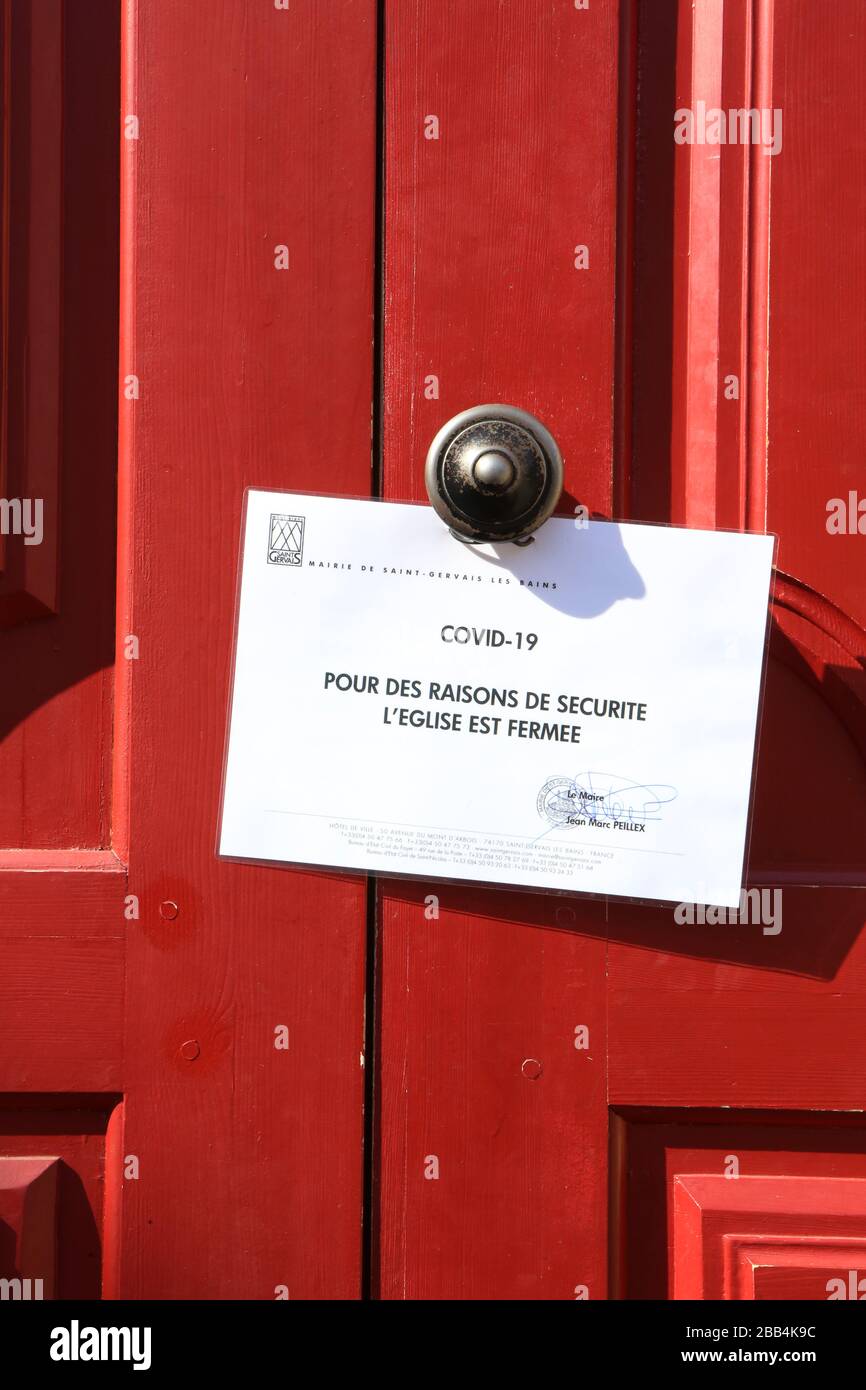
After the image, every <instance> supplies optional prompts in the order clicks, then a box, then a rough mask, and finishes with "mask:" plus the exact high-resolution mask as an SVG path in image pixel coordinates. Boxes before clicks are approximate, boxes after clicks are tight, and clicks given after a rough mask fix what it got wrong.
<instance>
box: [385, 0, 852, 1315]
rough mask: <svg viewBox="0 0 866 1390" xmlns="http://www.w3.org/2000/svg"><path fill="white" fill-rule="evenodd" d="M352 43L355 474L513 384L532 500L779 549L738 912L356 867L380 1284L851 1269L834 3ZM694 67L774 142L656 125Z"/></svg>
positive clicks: (780, 2) (637, 1281)
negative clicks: (381, 166) (364, 360)
mask: <svg viewBox="0 0 866 1390" xmlns="http://www.w3.org/2000/svg"><path fill="white" fill-rule="evenodd" d="M385 51H386V59H385V71H386V80H387V85H386V92H385V118H386V140H385V150H386V204H385V208H386V212H385V233H386V245H385V306H386V314H385V328H384V333H385V381H384V387H385V431H384V489H385V493H386V495H391V496H395V497H405V496H414V497H420V496H422V495H423V494H422V491H421V475H420V470H419V467H418V460H419V459H420V458H421V457H422V455H423V451H424V448H425V446H426V444H427V442H428V440H429V438H430V437H431V436H432V434H433V433H434V431H435V430H436V428H437V427H438V426H439V424H440V423H441V422H442V421H443V420H445V419H447V418H448V417H449V416H450V415H452V414H453V413H454V412H456V411H457V410H458V409H462V408H464V407H466V406H469V405H472V404H475V403H478V402H483V401H488V400H503V401H510V402H513V403H514V404H516V405H520V406H524V407H526V408H528V409H529V410H531V411H533V412H534V413H535V414H537V415H538V416H539V417H540V418H541V419H542V420H543V421H544V422H545V424H546V425H547V426H548V427H549V428H550V429H551V430H552V432H553V434H554V435H555V436H556V438H557V440H558V441H559V444H560V446H561V448H562V452H563V456H564V460H565V468H566V489H567V491H568V492H569V494H570V496H569V497H568V498H567V499H566V500H565V501H564V509H565V510H569V509H570V508H571V506H572V505H573V503H574V501H579V502H583V503H586V504H587V505H588V506H589V507H590V508H591V509H593V510H594V511H596V512H598V513H600V514H602V515H605V516H611V515H613V516H618V517H625V518H629V519H632V520H637V521H641V520H646V521H653V522H673V523H677V524H688V525H694V526H703V527H714V526H719V527H728V528H740V527H746V528H749V529H753V530H764V529H767V530H769V531H773V532H776V533H777V534H778V535H779V537H780V545H779V556H778V559H779V566H780V570H779V574H778V579H777V584H776V595H775V604H774V620H773V631H772V647H771V657H770V669H769V676H768V685H767V692H766V704H765V712H764V721H763V738H762V743H761V752H760V761H759V765H758V770H757V784H756V788H757V789H756V816H755V824H754V831H753V839H752V851H751V865H750V873H749V879H748V882H749V885H751V886H754V887H756V888H761V889H764V890H766V892H767V894H768V897H767V899H766V900H765V902H764V906H765V907H766V908H767V913H766V915H765V916H764V917H763V918H762V919H760V920H758V921H757V922H751V921H750V922H734V923H732V922H729V921H728V922H725V923H724V924H721V923H717V924H714V923H713V922H712V920H711V921H710V922H709V923H707V922H704V923H703V924H702V923H701V922H700V921H696V922H695V924H694V925H688V924H687V923H682V924H681V923H680V922H679V921H677V919H676V917H675V915H674V910H673V908H672V907H671V908H658V907H647V906H638V905H635V904H630V903H624V902H617V901H615V900H611V901H610V902H607V903H605V902H602V901H593V900H589V899H586V898H567V897H557V896H549V897H539V896H537V895H529V894H526V895H524V894H519V893H508V894H503V893H501V892H498V891H479V890H478V889H475V888H471V889H464V888H457V887H437V886H436V885H433V884H423V885H422V884H418V885H412V884H402V883H401V884H397V885H395V884H388V883H383V884H380V887H379V893H380V902H381V921H380V938H379V962H380V971H381V976H380V978H381V995H380V1001H379V1014H380V1024H381V1029H380V1035H379V1064H380V1068H381V1104H380V1107H379V1112H378V1122H377V1142H378V1146H379V1174H380V1180H381V1189H380V1194H379V1215H380V1222H381V1227H380V1243H379V1278H380V1284H379V1287H380V1291H381V1295H382V1297H385V1298H515V1299H531V1298H534V1299H573V1298H587V1297H588V1298H591V1299H599V1298H604V1297H606V1296H609V1297H615V1298H649V1297H655V1298H678V1297H701V1298H715V1297H726V1298H766V1297H786V1298H787V1297H791V1298H795V1297H805V1296H808V1297H815V1296H820V1297H825V1298H826V1297H828V1296H829V1293H828V1291H827V1285H828V1281H830V1280H831V1279H838V1278H845V1279H847V1278H848V1273H847V1272H848V1271H849V1270H852V1269H853V1270H855V1271H856V1270H857V1269H858V1268H860V1269H861V1271H862V1274H863V1275H866V1266H864V1262H863V1255H862V1245H861V1235H860V1221H861V1215H860V1213H861V1211H862V1202H863V1193H864V1190H866V1127H864V1125H863V1123H862V1117H861V1115H860V1114H859V1113H858V1112H861V1111H862V1108H863V1105H864V1096H866V1071H864V1053H863V1048H862V1040H861V1036H860V1035H861V1033H862V1026H861V1020H862V1010H863V1002H864V1001H863V989H864V966H866V954H864V951H866V943H864V940H863V935H862V932H861V928H862V925H863V921H864V915H866V891H864V888H866V877H864V870H866V862H864V847H866V834H864V832H866V774H864V762H863V758H864V753H866V744H864V733H866V723H864V717H866V689H864V679H866V676H864V670H863V662H864V655H866V632H864V624H866V548H864V547H866V538H864V534H863V532H864V531H866V518H864V519H863V520H862V522H861V523H860V526H859V528H858V524H857V521H856V519H855V520H854V525H853V527H849V526H846V528H845V531H844V533H836V532H831V531H830V530H829V529H828V518H829V515H830V513H828V503H829V501H830V499H833V498H844V499H845V500H846V516H847V515H849V514H850V512H849V503H848V499H849V492H852V491H853V492H856V490H857V488H858V486H859V495H860V498H863V495H864V477H866V474H864V470H863V467H862V458H861V456H862V451H863V446H864V434H866V411H864V391H863V376H864V369H866V338H864V329H863V320H862V314H861V312H860V308H859V304H860V301H861V299H862V295H861V293H860V290H861V287H862V284H863V277H864V274H866V248H864V243H863V239H862V237H861V236H860V235H859V232H858V230H857V228H858V227H859V225H860V219H861V218H862V214H863V199H864V193H863V187H864V184H863V174H864V162H866V139H864V134H863V129H862V124H861V122H860V120H859V114H858V113H859V110H860V103H861V100H862V94H863V83H864V70H866V69H864V63H863V55H864V52H866V11H864V8H863V6H862V5H861V4H859V3H857V2H856V0H852V2H851V3H849V2H848V0H840V3H838V4H834V5H823V4H818V3H815V0H775V2H774V3H773V0H697V3H695V4H693V3H692V0H636V2H635V3H631V0H621V3H617V0H609V2H607V0H590V3H589V4H587V5H584V4H575V3H573V0H546V3H544V4H535V3H522V4H521V3H512V4H509V5H499V4H498V3H496V0H470V3H466V4H460V5H451V6H444V7H443V6H442V5H433V4H427V3H424V0H391V3H389V4H387V5H386V31H385ZM699 102H703V103H705V106H706V107H707V108H721V109H724V110H725V111H726V112H728V111H729V110H730V109H732V108H733V109H734V110H740V109H743V110H747V109H752V108H755V109H756V110H760V109H766V110H767V112H768V113H773V112H775V111H781V116H780V117H779V118H777V124H778V122H779V121H781V125H779V128H778V132H777V133H778V134H779V135H780V136H781V148H780V149H779V150H778V151H777V152H776V153H772V154H770V153H767V152H766V151H765V148H764V147H763V146H762V145H760V144H758V145H755V144H751V145H742V144H738V143H728V144H722V145H719V144H715V145H713V144H707V143H693V144H678V143H676V142H675V139H674V131H675V128H676V124H675V113H676V112H677V111H678V110H680V109H682V108H688V109H690V110H692V111H693V112H695V114H697V111H698V103H699ZM432 115H435V116H436V118H437V122H438V125H432V126H431V123H430V117H431V116H432ZM425 123H426V127H427V128H426V129H425ZM431 129H432V132H433V134H434V135H435V136H436V137H437V138H425V135H427V134H428V133H429V130H431ZM843 132H844V134H843ZM769 133H770V134H771V135H772V134H773V130H772V128H771V129H770V131H769ZM434 378H435V380H434ZM431 397H432V398H431ZM857 501H858V499H857V498H856V497H855V498H854V500H853V505H854V507H855V508H856V505H857ZM861 505H862V511H863V512H866V500H864V501H863V502H862V504H861ZM577 660H578V658H577V656H576V662H577ZM431 892H435V893H437V894H438V896H439V900H440V910H439V916H438V919H431V918H430V917H429V914H428V913H425V906H424V904H425V896H426V895H427V894H429V893H431ZM776 892H780V893H781V898H780V899H778V898H775V897H774V896H773V894H775V893H776ZM774 904H780V909H779V910H780V912H781V918H780V921H779V923H774V922H773V921H771V920H770V915H771V914H772V911H773V907H774ZM680 915H682V914H680ZM777 925H780V926H781V930H778V931H777V930H776V926H777ZM431 1156H435V1157H436V1159H437V1162H436V1163H435V1164H433V1163H432V1162H431ZM736 1174H739V1175H740V1176H739V1178H738V1179H737V1178H736V1177H735V1175H736ZM738 1184H739V1185H738ZM755 1270H758V1271H759V1272H758V1273H755V1272H753V1271H755ZM832 1287H833V1288H835V1287H836V1286H835V1285H833V1286H832ZM863 1287H864V1288H866V1284H864V1286H863ZM816 1290H820V1292H819V1293H817V1294H816Z"/></svg>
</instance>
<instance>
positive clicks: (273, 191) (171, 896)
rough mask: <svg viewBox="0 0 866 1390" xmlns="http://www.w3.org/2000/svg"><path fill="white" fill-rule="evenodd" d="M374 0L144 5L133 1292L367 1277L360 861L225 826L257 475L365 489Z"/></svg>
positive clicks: (132, 199)
mask: <svg viewBox="0 0 866 1390" xmlns="http://www.w3.org/2000/svg"><path fill="white" fill-rule="evenodd" d="M375 9H376V7H375V3H373V0H347V3H345V4H340V5H338V6H331V5H328V6H300V5H298V6H296V5H293V6H291V8H290V9H289V10H277V9H276V8H275V7H274V6H273V5H272V4H270V5H263V4H259V3H254V0H240V3H239V0H218V2H217V3H214V4H211V5H209V6H208V7H207V10H206V12H205V11H202V10H201V9H200V7H198V6H190V5H187V4H185V3H168V4H164V5H162V4H161V5H158V6H153V5H149V4H136V3H134V0H133V2H132V3H128V4H127V6H126V11H125V15H126V18H125V32H124V69H125V75H124V96H123V102H124V111H125V112H127V113H130V114H135V115H136V116H137V117H138V120H139V123H140V126H139V129H140V138H139V139H137V140H124V141H123V142H122V144H123V151H122V157H123V180H124V191H123V207H122V221H123V233H122V235H123V245H124V256H125V259H124V284H123V299H122V325H121V326H122V344H123V348H122V356H123V360H122V362H121V380H123V378H124V377H125V376H126V374H128V373H134V374H136V375H137V376H138V378H139V380H140V383H141V394H140V398H139V399H138V400H136V401H126V400H124V399H123V398H122V400H121V417H122V423H121V448H122V454H121V472H122V477H121V493H120V495H121V509H122V514H121V532H122V534H121V589H120V608H119V612H120V618H119V628H120V632H121V633H124V632H128V633H134V634H135V635H136V636H137V637H138V638H139V641H140V659H139V660H138V661H134V662H126V663H124V662H121V663H120V665H121V667H122V668H124V669H122V671H121V686H120V690H119V697H118V706H119V710H120V720H121V730H120V738H121V744H122V746H121V749H120V756H119V761H118V764H117V766H118V771H119V777H120V786H119V792H120V802H119V805H118V810H119V816H120V818H121V819H125V820H126V824H125V825H124V824H121V826H120V830H119V833H120V835H121V836H122V837H123V838H124V839H128V843H129V873H130V891H131V892H134V893H137V894H138V895H139V897H140V901H141V906H142V913H141V919H140V921H139V922H138V923H135V924H131V925H130V931H129V937H128V961H129V965H128V974H127V1033H126V1069H125V1075H124V1090H125V1096H126V1099H125V1104H124V1112H125V1114H124V1140H123V1147H124V1150H125V1152H126V1153H133V1154H136V1155H137V1156H138V1157H139V1160H140V1173H141V1176H140V1179H139V1180H138V1181H132V1182H125V1183H124V1186H123V1197H122V1202H123V1211H122V1249H121V1254H120V1261H119V1265H118V1266H117V1267H115V1266H114V1265H113V1266H112V1286H113V1287H114V1288H116V1289H117V1290H118V1291H119V1292H120V1294H121V1296H123V1297H159V1298H181V1299H183V1298H228V1297H232V1298H248V1299H274V1298H275V1297H276V1296H277V1289H278V1287H279V1286H285V1287H286V1288H287V1289H288V1291H289V1296H290V1297H291V1298H293V1299H298V1298H300V1299H304V1298H329V1299H343V1298H353V1297H357V1295H358V1293H359V1289H360V1258H361V1229H360V1221H361V1186H362V1105H363V1070H362V1056H361V1053H362V1048H363V1044H364V1015H363V990H364V944H365V888H364V884H363V881H361V880H359V879H358V878H357V877H355V878H348V877H343V878H340V877H332V878H329V877H328V876H326V875H313V874H302V873H297V872H294V871H292V870H289V869H286V870H276V869H267V868H261V867H258V866H254V865H237V864H229V863H222V862H220V861H218V860H217V858H216V856H215V844H216V826H217V816H218V809H219V796H220V780H221V770H222V757H223V743H224V736H225V719H226V699H227V693H228V675H229V659H230V652H231V641H232V619H233V604H234V596H235V575H236V562H237V547H238V533H239V523H240V515H241V502H242V495H243V489H244V488H245V487H247V486H257V487H266V488H267V487H281V488H301V489H305V488H306V489H320V488H321V489H323V490H325V491H329V492H340V491H343V492H349V493H355V494H357V493H361V494H364V493H366V492H367V491H368V490H369V483H370V411H371V389H372V371H373V369H372V351H371V343H372V305H373V289H372V284H373V279H372V266H373V249H374V248H373V240H374V213H375V199H374V181H375V52H376V28H375ZM279 246H285V247H287V248H288V255H289V269H288V270H279V269H276V268H275V256H276V255H278V252H277V248H278V247H279ZM274 640H275V641H276V642H291V640H292V633H291V607H290V605H289V606H287V611H286V627H285V631H284V632H278V633H275V634H274ZM163 901H171V902H173V903H176V904H177V913H176V915H174V916H172V917H171V918H169V919H167V918H166V917H165V916H164V915H161V911H160V904H161V903H162V902H163ZM280 1025H285V1026H286V1027H287V1028H288V1029H289V1039H290V1043H289V1048H288V1050H287V1051H282V1050H279V1051H278V1050H276V1049H275V1046H274V1043H275V1029H277V1028H278V1027H279V1026H280ZM185 1043H189V1044H190V1047H189V1048H186V1049H184V1044H185ZM193 1045H194V1046H193ZM196 1049H197V1054H196V1055H195V1056H194V1058H192V1059H190V1060H188V1055H187V1054H189V1053H190V1052H196Z"/></svg>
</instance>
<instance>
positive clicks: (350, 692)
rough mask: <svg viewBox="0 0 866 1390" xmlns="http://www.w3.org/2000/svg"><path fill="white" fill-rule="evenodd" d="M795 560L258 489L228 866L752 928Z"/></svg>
mask: <svg viewBox="0 0 866 1390" xmlns="http://www.w3.org/2000/svg"><path fill="white" fill-rule="evenodd" d="M772 558H773V538H772V537H771V536H760V535H744V534H737V533H731V532H722V531H720V532H713V531H691V530H680V529H676V528H668V527H658V526H638V525H624V524H623V525H620V524H618V523H614V522H590V523H589V525H588V526H587V525H584V526H583V527H580V526H578V525H576V524H575V523H574V522H573V521H571V520H569V519H567V518H553V519H552V520H550V521H548V522H547V523H546V524H545V525H544V526H543V527H542V528H541V529H540V530H539V531H538V532H537V533H536V535H535V539H534V541H533V543H532V544H531V545H527V546H524V547H520V546H516V545H511V544H501V545H483V546H471V545H465V544H463V543H462V542H461V541H458V540H456V539H455V538H454V537H453V536H452V535H450V533H449V532H448V530H447V528H446V527H445V526H444V525H443V523H442V522H441V521H440V520H439V518H438V517H437V516H436V515H435V514H434V513H433V511H432V510H431V509H430V508H429V507H426V506H410V505H404V504H398V503H386V502H363V501H361V502H359V501H347V500H343V499H341V498H334V497H314V496H310V495H308V494H301V493H295V494H286V493H277V492H255V491H253V492H249V493H248V494H247V508H246V525H245V534H244V541H243V573H242V582H241V592H240V610H239V615H238V631H237V647H236V656H235V676H234V690H233V698H232V705H231V714H230V727H229V744H228V753H227V761H226V774H225V787H224V796H223V814H222V828H221V835H220V846H219V852H220V853H221V854H222V855H225V856H228V857H231V858H242V859H256V860H278V861H284V862H289V863H298V864H308V865H327V866H333V867H337V866H339V867H343V868H348V869H355V870H368V871H369V872H371V873H390V874H411V875H413V876H416V877H419V878H422V879H425V880H427V879H430V878H431V877H437V876H438V877H444V878H451V879H462V880H471V879H474V880H479V881H483V882H488V883H497V884H517V885H527V886H530V887H535V888H554V889H560V890H565V891H577V892H585V893H600V894H616V895H622V896H626V897H636V898H648V899H659V900H662V901H675V902H679V901H686V902H697V903H713V904H717V905H719V906H727V907H735V906H736V905H737V904H738V903H739V896H740V889H741V885H742V873H743V859H744V853H745V840H746V830H747V822H748V813H749V802H750V788H751V778H752V763H753V753H754V744H755V728H756V721H757V715H758V705H759V698H760V691H761V672H762V663H763V659H764V646H765V632H766V623H767V602H768V593H769V583H770V571H771V565H772Z"/></svg>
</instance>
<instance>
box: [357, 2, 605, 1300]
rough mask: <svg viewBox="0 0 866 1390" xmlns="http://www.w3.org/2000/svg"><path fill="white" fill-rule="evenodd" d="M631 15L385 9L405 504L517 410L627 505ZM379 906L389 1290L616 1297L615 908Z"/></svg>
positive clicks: (388, 222) (389, 354) (574, 482)
mask: <svg viewBox="0 0 866 1390" xmlns="http://www.w3.org/2000/svg"><path fill="white" fill-rule="evenodd" d="M618 8H619V7H618V5H617V4H616V3H608V4H593V5H591V6H590V8H589V10H580V11H579V10H577V9H576V8H575V6H574V4H573V3H572V0H545V3H544V4H538V3H537V0H513V2H512V3H511V4H509V5H501V4H499V3H498V0H466V3H461V4H460V5H459V6H458V5H454V6H446V7H443V6H442V5H440V4H435V3H430V0H393V2H392V3H388V4H386V7H385V76H386V93H385V110H386V122H387V129H386V140H385V148H386V176H385V190H386V203H385V232H386V247H385V287H384V288H385V325H384V327H385V364H384V366H385V377H384V412H385V418H384V490H385V494H386V495H387V496H391V497H403V498H405V497H412V498H418V497H423V495H424V493H423V461H424V457H425V454H426V450H427V447H428V445H429V443H430V440H431V439H432V437H433V435H434V434H435V433H436V431H437V430H438V428H439V426H440V425H442V424H443V423H444V422H445V421H446V420H447V419H448V418H449V417H450V416H451V415H453V414H454V413H456V411H458V410H460V409H463V408H465V407H467V406H471V405H476V404H482V403H484V402H488V401H503V402H508V403H510V404H513V405H517V406H522V407H525V408H527V409H529V410H530V411H532V412H534V413H535V414H537V415H538V416H539V417H540V419H541V420H542V421H543V422H544V423H545V424H546V425H547V426H548V427H549V428H550V429H551V430H552V432H553V434H554V435H555V436H556V438H557V441H558V443H559V445H560V447H561V449H562V453H563V456H564V460H565V468H566V491H567V494H568V495H567V496H565V497H564V498H563V503H562V507H563V510H564V511H566V512H567V511H570V510H571V508H572V506H573V505H574V501H575V499H580V500H581V501H583V502H585V503H587V504H588V505H589V506H591V507H593V508H598V509H602V510H607V511H609V509H610V504H611V496H612V486H613V485H612V451H613V410H612V398H613V362H614V339H613V315H612V305H613V290H614V279H615V264H614V241H615V237H614V231H615V220H616V186H617V167H616V126H617V101H618V93H617V44H618ZM432 116H435V117H436V118H437V120H438V123H439V124H438V139H428V138H426V137H425V127H426V129H427V130H428V131H432V130H433V129H434V127H433V125H432V124H431V123H430V122H429V120H428V118H429V117H432ZM582 245H585V246H587V247H588V250H589V268H588V269H585V270H578V269H576V268H575V259H576V256H575V248H576V247H578V246H582ZM430 377H435V378H436V380H437V383H438V398H436V397H435V396H432V395H431V393H432V392H433V391H434V385H433V383H431V382H430V381H429V380H428V378H430ZM455 794H458V795H459V789H458V788H455ZM380 891H381V921H380V925H381V935H380V959H381V999H380V1024H381V1034H380V1050H381V1053H380V1055H381V1093H380V1094H381V1106H380V1112H379V1117H378V1146H379V1152H378V1172H379V1216H380V1221H381V1228H380V1232H379V1236H378V1240H379V1250H378V1257H379V1280H378V1289H379V1292H380V1294H381V1296H382V1297H384V1298H412V1299H414V1298H473V1299H475V1298H520V1299H524V1298H528V1299H543V1298H574V1297H575V1292H574V1290H575V1288H576V1287H577V1286H579V1285H580V1286H587V1287H588V1288H589V1289H590V1290H591V1295H592V1297H599V1296H602V1295H603V1290H604V1281H605V1255H606V1246H605V1205H606V1145H607V1132H606V1110H605V1076H604V1054H605V1041H604V1029H605V1007H604V994H603V978H604V946H603V943H601V942H599V941H597V940H593V939H592V938H591V936H590V935H585V933H587V932H588V933H593V932H596V933H597V932H599V931H603V920H604V907H603V905H601V904H598V903H594V902H589V901H572V902H569V903H568V905H567V906H564V907H562V908H560V907H559V900H557V899H553V898H545V897H540V896H534V895H531V894H519V893H510V892H509V893H504V892H497V891H495V890H491V891H483V890H478V889H468V888H467V889H462V888H459V889H458V888H447V887H442V886H441V884H435V885H433V886H432V887H431V885H429V884H425V883H423V882H418V883H416V884H413V885H401V886H399V887H395V886H394V885H393V884H383V885H381V889H380ZM431 892H433V893H435V894H436V895H437V896H438V898H439V905H440V910H439V917H438V919H437V920H428V919H427V917H426V916H425V910H424V903H425V897H426V895H427V894H429V893H431ZM581 1026H586V1027H587V1028H588V1029H589V1044H590V1045H589V1048H588V1049H584V1050H578V1049H577V1048H576V1046H575V1030H576V1028H579V1027H581ZM431 1157H435V1158H436V1159H437V1160H438V1165H439V1166H438V1171H439V1176H438V1178H434V1177H430V1176H425V1172H427V1173H432V1171H433V1167H432V1166H431V1164H430V1158H431Z"/></svg>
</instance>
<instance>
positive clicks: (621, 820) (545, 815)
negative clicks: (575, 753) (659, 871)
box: [536, 772, 678, 839]
mask: <svg viewBox="0 0 866 1390" xmlns="http://www.w3.org/2000/svg"><path fill="white" fill-rule="evenodd" d="M677 794H678V793H677V789H676V787H671V786H669V785H667V784H666V783H664V782H633V781H632V780H631V778H629V777H620V776H619V775H617V774H615V773H610V772H579V773H578V774H577V776H576V777H549V778H548V779H547V781H546V782H545V784H544V786H543V787H542V788H541V791H540V792H539V793H538V798H537V801H536V806H537V809H538V814H539V815H540V816H541V817H542V819H543V820H546V821H547V822H548V830H545V831H544V834H545V835H546V834H548V831H549V830H553V829H555V828H556V827H557V826H561V825H576V824H578V823H579V822H580V821H583V822H588V821H595V822H597V823H605V824H608V823H610V824H616V825H619V826H621V827H630V826H635V827H637V826H641V827H643V826H645V825H646V824H647V822H648V821H660V820H661V815H660V811H661V808H662V806H664V805H665V803H666V802H669V801H674V800H675V799H676V797H677ZM541 838H543V836H539V839H541Z"/></svg>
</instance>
